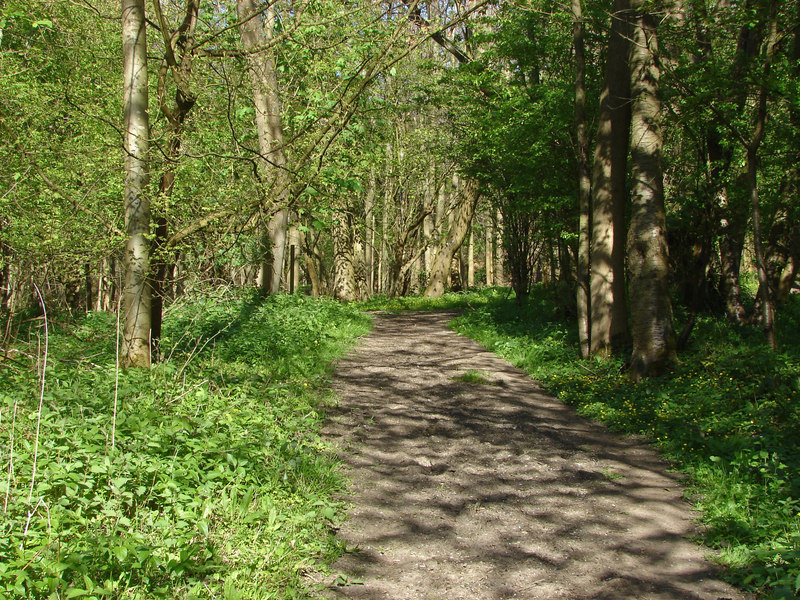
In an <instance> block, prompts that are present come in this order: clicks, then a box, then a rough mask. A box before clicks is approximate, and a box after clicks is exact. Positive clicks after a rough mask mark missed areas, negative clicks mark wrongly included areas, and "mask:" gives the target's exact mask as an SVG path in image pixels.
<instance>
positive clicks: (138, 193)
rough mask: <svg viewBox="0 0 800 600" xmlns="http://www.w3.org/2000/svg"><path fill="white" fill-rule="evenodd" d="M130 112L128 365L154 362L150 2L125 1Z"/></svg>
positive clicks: (127, 147)
mask: <svg viewBox="0 0 800 600" xmlns="http://www.w3.org/2000/svg"><path fill="white" fill-rule="evenodd" d="M122 48H123V55H124V67H123V78H124V88H123V93H124V113H125V132H124V133H125V135H124V148H125V191H124V201H125V209H124V210H125V234H126V236H127V240H126V243H125V252H124V254H123V268H124V283H123V289H122V297H123V303H122V310H123V322H124V329H123V335H122V345H121V350H120V352H121V357H122V364H123V365H125V366H130V367H149V366H150V286H149V285H148V284H147V274H148V269H149V263H150V243H149V241H148V239H147V236H148V235H149V234H150V199H149V198H148V196H147V186H148V183H149V173H148V166H147V153H148V136H149V128H150V122H149V115H148V112H147V103H148V98H147V96H148V88H147V38H146V29H145V13H144V0H123V2H122Z"/></svg>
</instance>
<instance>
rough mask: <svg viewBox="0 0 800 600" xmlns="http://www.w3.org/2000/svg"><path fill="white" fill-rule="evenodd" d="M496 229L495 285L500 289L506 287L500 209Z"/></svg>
mask: <svg viewBox="0 0 800 600" xmlns="http://www.w3.org/2000/svg"><path fill="white" fill-rule="evenodd" d="M492 227H493V229H494V284H495V285H496V286H498V287H502V286H504V285H506V283H507V280H506V271H505V257H506V253H505V242H504V241H503V236H504V235H505V233H504V232H503V227H504V225H503V211H501V210H500V209H499V208H498V209H497V210H495V218H494V220H493V222H492Z"/></svg>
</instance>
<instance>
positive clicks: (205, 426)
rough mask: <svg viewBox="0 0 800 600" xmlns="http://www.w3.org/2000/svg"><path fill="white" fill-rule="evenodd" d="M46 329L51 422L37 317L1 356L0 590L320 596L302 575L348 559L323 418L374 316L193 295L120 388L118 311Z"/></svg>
mask: <svg viewBox="0 0 800 600" xmlns="http://www.w3.org/2000/svg"><path fill="white" fill-rule="evenodd" d="M49 325H50V331H49V333H50V339H49V352H48V360H47V370H46V373H45V380H44V395H43V401H42V408H41V411H39V410H38V404H39V394H40V387H39V384H40V380H39V379H38V377H37V363H38V364H39V365H41V364H42V362H43V358H44V352H43V345H44V326H43V321H42V320H41V319H39V320H34V321H29V322H27V323H24V324H23V325H22V326H21V329H20V331H19V335H18V341H17V343H16V344H15V345H14V351H13V352H12V353H11V354H10V355H9V356H10V359H11V360H8V359H7V360H5V361H3V362H2V363H0V411H2V413H0V440H2V442H0V448H2V467H3V468H2V473H0V503H2V506H0V509H1V510H2V519H0V597H2V598H48V599H50V598H52V599H55V598H87V599H88V598H98V599H99V598H126V599H128V598H130V599H150V598H170V599H171V598H181V599H189V598H224V599H229V600H234V599H245V598H247V599H250V598H253V599H255V598H258V599H262V598H264V599H266V598H270V599H272V598H282V599H283V598H307V597H309V595H310V594H311V593H312V591H311V587H312V586H311V584H310V583H309V580H308V578H307V577H306V574H307V573H308V572H310V571H315V570H316V569H319V568H323V569H324V564H325V563H326V562H327V561H329V560H332V559H333V558H335V557H336V556H337V555H338V553H340V552H341V548H340V547H339V543H338V542H337V541H336V540H335V538H334V536H333V534H332V528H331V523H335V522H336V521H338V520H339V519H340V518H341V516H342V506H341V504H340V503H339V502H338V501H337V500H336V499H335V498H336V493H337V492H338V491H340V490H341V487H342V482H341V479H340V476H339V475H338V474H337V470H336V469H337V468H336V464H335V462H334V460H333V459H332V457H331V456H330V453H329V452H327V450H326V447H325V446H324V444H323V443H322V441H321V440H320V438H319V435H318V428H319V425H320V420H321V417H320V412H319V408H320V406H321V404H324V403H325V401H326V400H327V399H328V398H329V391H328V386H327V381H326V379H327V375H328V373H329V371H328V369H329V364H330V361H331V360H332V359H334V358H335V357H336V356H338V355H340V354H341V353H342V352H343V351H344V350H345V349H346V348H348V347H349V346H350V345H351V344H352V343H353V341H354V339H355V338H356V337H357V336H359V335H362V334H363V333H365V332H366V331H367V329H368V327H369V320H368V317H366V316H364V315H363V314H361V313H359V312H357V311H356V310H355V309H353V308H350V307H347V306H343V305H341V304H337V303H334V302H330V301H320V300H312V299H309V298H305V297H299V296H277V297H270V298H266V299H262V298H260V297H258V296H257V295H256V294H254V293H252V292H241V291H239V292H231V291H228V292H224V293H219V294H218V295H216V296H214V297H205V298H191V299H185V300H183V301H181V302H180V304H178V305H175V306H172V307H171V308H170V310H169V312H168V315H167V318H166V320H165V335H164V339H163V344H162V349H163V354H164V356H165V357H166V359H165V360H164V361H162V362H160V363H158V364H156V365H155V366H154V367H153V368H152V369H151V370H149V371H148V370H129V371H121V372H119V377H118V380H117V376H116V375H117V374H116V370H115V360H114V354H115V350H114V349H115V333H114V332H115V327H116V323H115V319H114V317H113V315H108V314H103V313H91V314H89V315H88V316H87V317H86V318H84V319H82V320H80V321H78V322H77V323H71V324H69V325H61V324H58V322H57V319H51V321H50V323H49ZM115 397H116V407H117V408H116V412H115V410H114V404H115ZM40 415H41V417H39V416H40ZM37 424H38V426H39V431H38V436H37ZM37 439H38V448H37ZM34 465H35V478H34V477H33V470H34Z"/></svg>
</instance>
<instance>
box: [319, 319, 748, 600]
mask: <svg viewBox="0 0 800 600" xmlns="http://www.w3.org/2000/svg"><path fill="white" fill-rule="evenodd" d="M453 316H454V313H452V312H435V313H431V312H426V313H405V314H400V315H390V314H382V315H378V316H376V319H375V328H374V330H373V332H372V333H371V334H370V335H369V336H368V337H366V338H365V339H364V340H362V343H361V344H360V346H359V347H358V348H357V349H356V350H355V351H354V352H353V353H352V354H351V355H350V356H349V357H347V358H346V359H344V360H343V361H341V362H340V363H339V365H338V367H337V369H336V372H335V375H334V388H335V390H336V392H337V393H338V395H339V397H340V404H339V406H338V407H337V408H335V409H333V410H332V411H331V412H330V415H329V421H328V423H327V425H326V428H325V433H326V435H327V437H328V438H329V439H332V440H333V441H334V442H336V443H337V444H338V446H339V447H340V449H341V457H342V459H343V460H344V462H345V466H346V475H347V477H348V478H349V481H350V493H351V495H350V496H349V497H348V500H349V501H350V502H352V506H351V509H350V511H349V519H348V521H347V522H346V523H345V524H344V525H343V526H342V529H341V530H340V532H339V535H340V537H341V538H342V540H343V541H344V542H345V543H346V544H347V547H348V549H351V550H353V551H352V552H348V553H347V554H346V555H345V556H344V557H343V558H342V559H340V561H339V562H338V563H337V564H336V565H335V569H336V570H337V572H338V573H341V574H342V575H341V577H340V578H339V579H340V581H346V582H347V583H346V584H345V585H332V586H331V587H330V588H329V589H328V596H329V597H330V598H333V599H340V598H352V599H365V600H367V599H368V600H484V599H485V600H499V599H505V598H519V599H542V600H544V599H547V600H560V599H563V600H589V599H592V600H601V599H608V600H625V599H636V600H649V599H653V600H678V599H680V600H684V599H689V600H695V599H696V600H719V599H723V598H725V599H731V600H744V596H743V595H742V594H741V593H740V592H738V591H737V590H735V589H734V588H732V587H731V586H729V585H728V584H726V583H724V582H722V581H721V580H720V579H719V577H718V572H717V570H716V568H715V566H714V565H713V563H712V562H710V561H709V560H708V559H707V558H706V555H707V554H708V553H709V552H710V551H708V550H706V549H703V548H701V547H699V546H698V545H697V544H696V542H694V541H692V539H691V538H692V536H693V535H695V534H696V529H695V527H696V526H695V524H694V515H693V513H692V510H691V508H690V506H689V504H688V503H687V502H686V501H685V500H684V499H683V490H682V487H681V484H680V479H679V476H678V475H677V474H675V473H671V472H670V471H669V469H668V465H666V464H665V463H664V462H663V461H662V460H661V459H660V458H659V457H658V456H657V454H656V453H655V452H654V451H653V450H652V448H650V447H648V446H647V445H646V444H643V443H642V442H641V441H639V440H635V439H630V438H624V437H620V436H617V435H614V434H611V433H610V432H609V431H608V430H607V429H606V428H605V427H603V426H602V425H598V424H595V423H591V422H589V421H587V420H585V419H583V418H581V417H579V416H578V415H576V414H575V412H574V411H573V410H572V409H571V408H569V407H566V406H564V405H563V404H561V403H559V402H558V401H556V400H555V399H553V398H552V397H550V396H548V395H547V394H545V393H544V392H543V391H542V390H541V388H540V387H539V386H538V385H537V384H536V382H535V381H533V380H532V379H530V378H529V377H528V376H527V375H525V374H524V373H523V372H522V371H520V370H519V369H516V368H515V367H513V366H511V365H510V364H509V363H508V362H506V361H505V360H503V359H501V358H498V357H497V356H495V355H493V354H491V353H489V352H487V351H486V350H484V349H483V348H482V347H481V346H480V345H478V344H477V343H475V342H473V341H471V340H468V339H466V338H464V337H461V336H459V335H457V334H455V333H454V332H452V331H451V330H450V329H448V327H447V323H448V322H449V321H450V320H451V319H452V318H453Z"/></svg>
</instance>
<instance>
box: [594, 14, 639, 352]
mask: <svg viewBox="0 0 800 600" xmlns="http://www.w3.org/2000/svg"><path fill="white" fill-rule="evenodd" d="M629 30H630V26H629V23H628V2H627V0H614V12H613V14H612V16H611V33H610V37H609V42H608V56H607V58H606V73H605V84H604V87H603V91H602V93H601V95H600V115H599V119H598V125H597V142H596V146H595V152H594V165H593V169H592V210H593V213H592V247H591V298H590V305H591V335H590V337H591V352H592V353H593V354H602V355H608V354H611V353H613V352H617V351H619V350H621V349H622V348H623V347H624V346H625V345H626V344H627V342H628V339H629V334H628V311H627V305H626V300H625V204H626V197H625V195H626V191H625V181H626V167H627V155H628V133H629V128H630V103H629V95H630V79H629V77H628V69H627V63H628V48H629V44H628V39H629V37H630V34H629Z"/></svg>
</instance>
